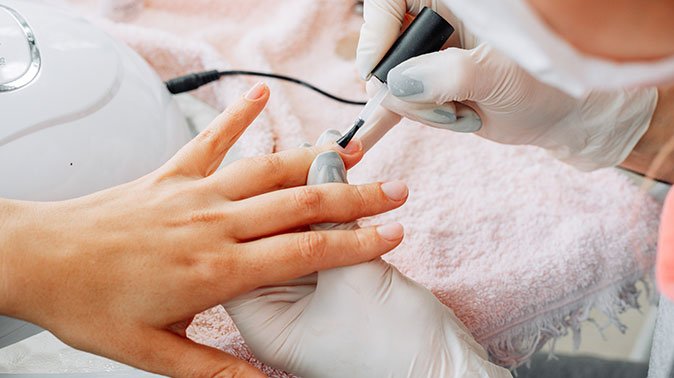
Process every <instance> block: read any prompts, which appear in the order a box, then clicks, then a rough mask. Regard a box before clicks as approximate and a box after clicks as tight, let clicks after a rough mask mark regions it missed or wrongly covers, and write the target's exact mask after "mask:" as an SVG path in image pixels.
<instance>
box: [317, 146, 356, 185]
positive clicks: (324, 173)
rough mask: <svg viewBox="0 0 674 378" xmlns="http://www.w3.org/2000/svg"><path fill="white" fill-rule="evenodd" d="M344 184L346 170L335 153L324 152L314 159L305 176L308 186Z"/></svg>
mask: <svg viewBox="0 0 674 378" xmlns="http://www.w3.org/2000/svg"><path fill="white" fill-rule="evenodd" d="M329 182H339V183H344V182H346V168H345V167H344V162H343V161H342V158H341V156H339V154H338V153H337V152H335V151H326V152H323V153H321V154H319V155H318V156H316V158H315V159H314V161H313V162H312V163H311V167H310V168H309V174H308V175H307V184H308V185H317V184H327V183H329Z"/></svg>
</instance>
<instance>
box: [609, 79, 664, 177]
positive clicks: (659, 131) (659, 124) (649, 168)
mask: <svg viewBox="0 0 674 378" xmlns="http://www.w3.org/2000/svg"><path fill="white" fill-rule="evenodd" d="M621 166H622V167H624V168H627V169H630V170H632V171H635V172H638V173H641V174H644V175H647V176H649V177H652V178H655V179H658V180H662V181H666V182H670V183H672V182H674V86H671V87H664V88H659V89H658V103H657V106H656V108H655V113H653V119H652V120H651V124H650V126H649V128H648V131H647V132H646V134H644V136H643V137H642V138H641V140H639V143H638V144H637V145H636V147H634V150H632V153H631V154H630V155H629V156H628V157H627V159H626V160H625V161H624V162H623V163H622V164H621Z"/></svg>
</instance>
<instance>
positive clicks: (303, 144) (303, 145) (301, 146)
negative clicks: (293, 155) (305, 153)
mask: <svg viewBox="0 0 674 378" xmlns="http://www.w3.org/2000/svg"><path fill="white" fill-rule="evenodd" d="M306 147H311V143H307V142H304V143H302V144H300V148H306Z"/></svg>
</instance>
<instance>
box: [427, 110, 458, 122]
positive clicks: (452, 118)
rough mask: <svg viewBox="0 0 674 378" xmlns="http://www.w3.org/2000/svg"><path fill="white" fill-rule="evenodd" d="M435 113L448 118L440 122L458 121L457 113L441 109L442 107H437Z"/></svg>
mask: <svg viewBox="0 0 674 378" xmlns="http://www.w3.org/2000/svg"><path fill="white" fill-rule="evenodd" d="M433 113H435V114H437V115H439V116H442V117H443V119H444V120H446V121H443V122H440V123H454V122H456V114H454V113H453V112H449V111H447V110H444V109H440V108H435V109H433Z"/></svg>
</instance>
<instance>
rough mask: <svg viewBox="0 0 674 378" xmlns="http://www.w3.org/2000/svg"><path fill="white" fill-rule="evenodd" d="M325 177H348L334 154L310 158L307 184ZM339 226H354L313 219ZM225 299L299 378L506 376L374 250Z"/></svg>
mask: <svg viewBox="0 0 674 378" xmlns="http://www.w3.org/2000/svg"><path fill="white" fill-rule="evenodd" d="M331 136H332V138H330V139H333V140H336V139H337V138H338V137H339V133H338V132H333V133H332V134H331ZM326 182H346V170H345V168H344V164H343V163H342V161H341V159H340V157H339V155H337V154H336V153H324V154H321V155H319V156H318V157H317V158H316V159H315V160H314V162H313V164H312V166H311V169H310V172H309V178H308V184H309V185H311V184H319V183H326ZM337 227H339V228H351V227H357V226H356V225H355V224H347V225H336V224H323V225H317V226H315V228H318V229H326V228H337ZM224 306H225V309H226V310H227V312H228V313H229V315H230V316H231V317H232V319H233V320H234V323H235V324H236V326H237V328H238V329H239V331H240V332H241V335H242V336H243V338H244V340H245V341H246V343H247V344H248V346H249V347H250V348H251V349H252V351H253V353H254V354H255V356H256V357H257V358H258V359H260V360H261V361H263V362H264V363H266V364H268V365H270V366H274V367H276V368H279V369H283V370H285V371H289V372H292V373H294V374H297V375H299V376H302V377H305V378H310V377H457V378H458V377H510V376H511V375H510V373H509V372H508V370H506V369H504V368H501V367H498V366H496V365H494V364H492V363H490V362H489V361H487V354H486V352H485V351H484V349H483V348H482V347H481V346H480V345H479V344H477V342H476V341H475V340H474V339H473V337H472V336H471V335H470V333H468V331H467V330H466V328H465V327H464V326H463V325H462V324H461V322H460V321H459V320H458V319H457V318H456V317H455V316H454V313H453V312H452V311H451V310H450V309H449V308H447V307H446V306H444V305H443V304H442V303H440V302H439V301H438V299H437V298H436V297H435V296H434V295H433V294H432V293H431V292H430V291H428V290H427V289H425V288H424V287H422V286H421V285H419V284H418V283H416V282H414V281H412V280H410V279H409V278H407V277H405V276H404V275H403V274H401V273H400V272H399V271H398V270H397V269H396V268H395V267H393V266H391V265H389V264H388V263H386V262H384V261H383V260H381V259H379V258H377V259H376V260H373V261H371V262H369V263H364V264H359V265H355V266H350V267H346V268H341V269H331V270H326V271H322V272H319V273H317V274H313V275H310V276H306V277H304V278H302V279H299V280H294V281H291V282H286V283H282V284H279V285H277V286H271V287H263V288H260V289H257V290H255V291H253V292H251V293H248V294H246V295H243V296H241V297H239V298H237V299H235V300H233V301H230V302H228V303H226V304H225V305H224Z"/></svg>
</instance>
